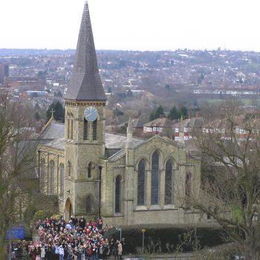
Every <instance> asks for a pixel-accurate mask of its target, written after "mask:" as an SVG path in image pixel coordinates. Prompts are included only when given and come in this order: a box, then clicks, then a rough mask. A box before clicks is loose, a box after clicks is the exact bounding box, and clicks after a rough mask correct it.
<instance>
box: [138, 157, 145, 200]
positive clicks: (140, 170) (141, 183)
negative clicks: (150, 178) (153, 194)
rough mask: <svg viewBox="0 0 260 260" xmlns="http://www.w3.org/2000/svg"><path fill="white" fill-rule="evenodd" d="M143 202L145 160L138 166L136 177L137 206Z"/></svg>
mask: <svg viewBox="0 0 260 260" xmlns="http://www.w3.org/2000/svg"><path fill="white" fill-rule="evenodd" d="M144 202H145V160H141V161H140V162H139V164H138V176H137V205H144Z"/></svg>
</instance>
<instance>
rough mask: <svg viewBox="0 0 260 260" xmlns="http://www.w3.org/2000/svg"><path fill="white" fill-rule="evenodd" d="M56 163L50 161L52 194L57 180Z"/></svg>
mask: <svg viewBox="0 0 260 260" xmlns="http://www.w3.org/2000/svg"><path fill="white" fill-rule="evenodd" d="M54 174H55V162H54V161H53V160H51V161H50V176H49V187H50V189H49V191H50V194H54V180H55V176H54Z"/></svg>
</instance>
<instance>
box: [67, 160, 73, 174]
mask: <svg viewBox="0 0 260 260" xmlns="http://www.w3.org/2000/svg"><path fill="white" fill-rule="evenodd" d="M71 175H72V165H71V162H70V161H68V176H69V177H70V176H71Z"/></svg>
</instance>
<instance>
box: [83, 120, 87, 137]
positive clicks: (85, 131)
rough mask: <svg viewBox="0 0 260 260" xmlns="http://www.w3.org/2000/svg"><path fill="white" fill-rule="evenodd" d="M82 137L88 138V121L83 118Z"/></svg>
mask: <svg viewBox="0 0 260 260" xmlns="http://www.w3.org/2000/svg"><path fill="white" fill-rule="evenodd" d="M83 131H84V133H83V139H84V140H88V121H87V120H86V119H85V118H84V129H83Z"/></svg>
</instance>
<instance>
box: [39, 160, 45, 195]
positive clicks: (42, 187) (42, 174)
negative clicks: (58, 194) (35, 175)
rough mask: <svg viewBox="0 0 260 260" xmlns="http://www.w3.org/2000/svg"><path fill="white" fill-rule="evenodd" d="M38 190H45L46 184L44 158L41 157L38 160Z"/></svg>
mask: <svg viewBox="0 0 260 260" xmlns="http://www.w3.org/2000/svg"><path fill="white" fill-rule="evenodd" d="M39 178H40V190H41V191H42V192H44V191H45V188H46V187H45V185H46V165H45V160H44V159H41V162H40V176H39Z"/></svg>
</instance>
